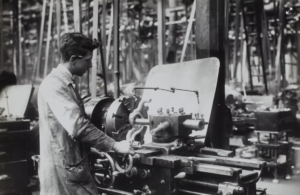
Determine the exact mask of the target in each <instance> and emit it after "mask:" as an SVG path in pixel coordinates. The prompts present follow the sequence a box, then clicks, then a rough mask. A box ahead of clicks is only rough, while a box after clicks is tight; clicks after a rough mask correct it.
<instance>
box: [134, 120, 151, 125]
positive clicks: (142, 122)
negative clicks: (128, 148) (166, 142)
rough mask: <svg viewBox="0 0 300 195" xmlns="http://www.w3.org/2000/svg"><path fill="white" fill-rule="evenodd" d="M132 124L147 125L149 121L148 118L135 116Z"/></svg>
mask: <svg viewBox="0 0 300 195" xmlns="http://www.w3.org/2000/svg"><path fill="white" fill-rule="evenodd" d="M134 124H137V125H149V124H150V122H149V119H144V118H136V119H135V121H134Z"/></svg>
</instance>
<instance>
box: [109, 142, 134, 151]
mask: <svg viewBox="0 0 300 195" xmlns="http://www.w3.org/2000/svg"><path fill="white" fill-rule="evenodd" d="M113 150H114V151H115V152H117V153H121V154H132V155H133V154H134V150H133V149H132V147H131V143H130V142H129V141H126V140H123V141H120V142H115V144H114V147H113Z"/></svg>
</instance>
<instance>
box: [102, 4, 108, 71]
mask: <svg viewBox="0 0 300 195" xmlns="http://www.w3.org/2000/svg"><path fill="white" fill-rule="evenodd" d="M106 14H107V12H106V0H102V30H101V32H102V37H101V38H102V47H103V56H102V57H103V61H104V62H105V66H107V64H106Z"/></svg>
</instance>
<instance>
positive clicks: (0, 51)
mask: <svg viewBox="0 0 300 195" xmlns="http://www.w3.org/2000/svg"><path fill="white" fill-rule="evenodd" d="M2 4H3V1H2V0H0V29H3V16H2V14H3V11H2ZM3 69H4V60H3V31H2V30H0V71H2V70H3Z"/></svg>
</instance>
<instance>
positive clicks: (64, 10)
mask: <svg viewBox="0 0 300 195" xmlns="http://www.w3.org/2000/svg"><path fill="white" fill-rule="evenodd" d="M62 6H63V18H64V27H65V32H66V33H67V32H69V26H68V16H67V4H66V0H62Z"/></svg>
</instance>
